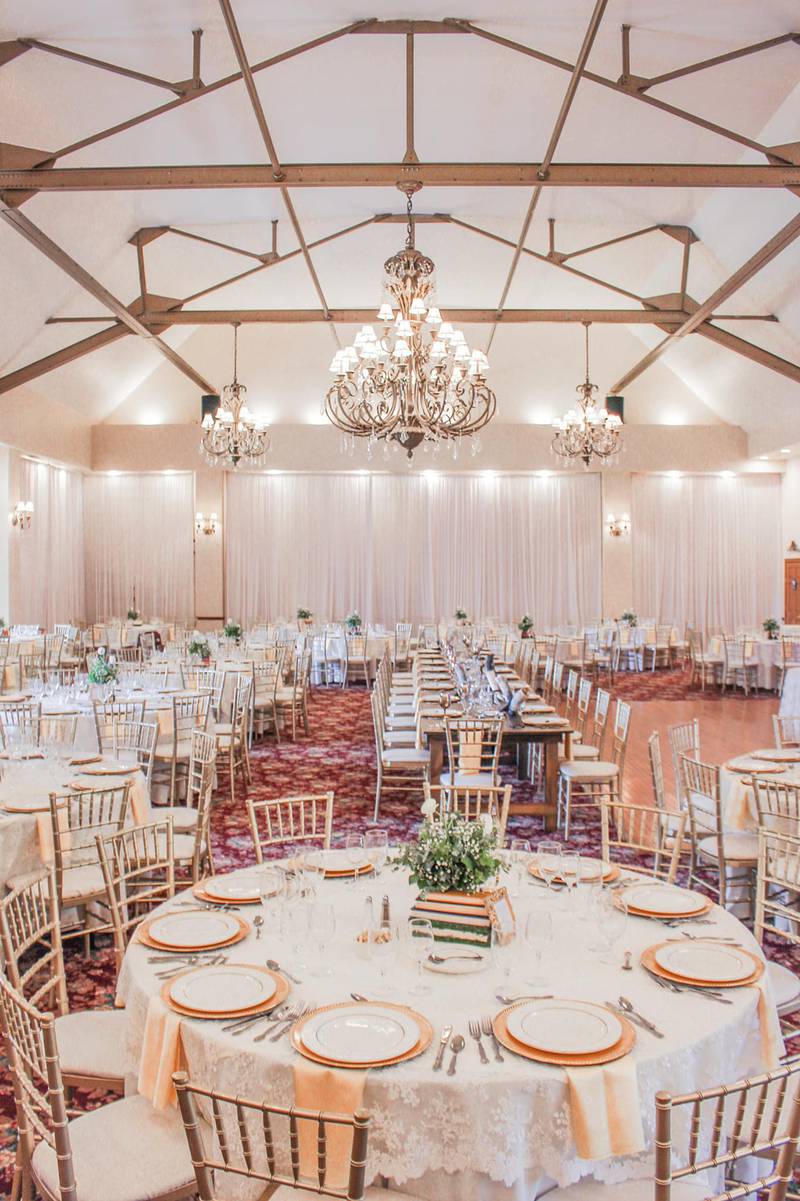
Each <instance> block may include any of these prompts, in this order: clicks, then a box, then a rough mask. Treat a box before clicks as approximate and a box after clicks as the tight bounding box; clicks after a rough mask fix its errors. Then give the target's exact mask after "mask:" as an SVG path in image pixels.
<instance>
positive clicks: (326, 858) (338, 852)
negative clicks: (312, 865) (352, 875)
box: [314, 847, 369, 872]
mask: <svg viewBox="0 0 800 1201" xmlns="http://www.w3.org/2000/svg"><path fill="white" fill-rule="evenodd" d="M314 859H315V860H316V861H317V862H318V863H320V864H321V865H322V867H323V868H324V869H325V871H326V872H354V871H355V870H356V868H358V870H359V871H361V870H362V869H363V868H365V867H368V866H369V859H367V857H366V855H365V854H364V852H363V851H362V852H361V858H360V860H359V861H358V863H357V864H355V863H351V862H350V859H349V857H348V854H347V851H346V850H344V849H342V848H341V847H338V848H335V849H333V850H330V851H317V853H316V855H315V856H314Z"/></svg>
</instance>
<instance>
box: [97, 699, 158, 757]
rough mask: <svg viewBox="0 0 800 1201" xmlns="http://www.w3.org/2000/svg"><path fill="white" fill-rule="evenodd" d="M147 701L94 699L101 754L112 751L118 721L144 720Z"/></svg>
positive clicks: (98, 747)
mask: <svg viewBox="0 0 800 1201" xmlns="http://www.w3.org/2000/svg"><path fill="white" fill-rule="evenodd" d="M145 704H146V702H145V701H143V700H142V701H93V702H92V709H93V710H94V730H95V735H96V737H97V749H98V751H99V752H100V754H101V755H105V754H106V753H107V752H108V751H110V749H111V747H112V745H113V741H114V726H115V725H116V724H117V722H120V721H124V722H138V723H139V724H142V723H143V722H144V710H145Z"/></svg>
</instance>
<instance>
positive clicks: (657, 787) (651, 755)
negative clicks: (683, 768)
mask: <svg viewBox="0 0 800 1201" xmlns="http://www.w3.org/2000/svg"><path fill="white" fill-rule="evenodd" d="M647 758H648V761H649V764H650V782H651V783H652V785H653V802H654V804H655V806H656V808H657V809H659V810H660V811H661V812H662V813H664V814H665V815H666V821H667V830H666V838H667V841H669V839H670V838H671V837H674V835H675V830H676V826H677V818H678V816H679V815H680V814H681V813H683V814H685V816H686V821H685V823H684V830H683V833H684V838H683V843H682V847H681V852H680V858H681V859H685V860H686V862H685V864H683V866H685V867H686V871H687V874H688V872H689V870H690V866H691V848H690V846H689V843H688V839H687V838H686V837H685V835H686V834H687V832H688V831H687V827H688V824H689V815H688V812H687V808H686V805H683V804H681V802H680V799H679V800H678V807H677V811H676V810H675V809H673V808H671V807H670V805H669V802H668V798H667V790H666V786H665V784H664V763H663V759H662V756H661V735H660V734H659V732H658V730H653V732H652V734H651V735H650V737H649V738H648V740H647ZM673 818H674V819H676V820H674V821H673ZM678 866H679V867H680V866H681V864H680V863H679V865H678Z"/></svg>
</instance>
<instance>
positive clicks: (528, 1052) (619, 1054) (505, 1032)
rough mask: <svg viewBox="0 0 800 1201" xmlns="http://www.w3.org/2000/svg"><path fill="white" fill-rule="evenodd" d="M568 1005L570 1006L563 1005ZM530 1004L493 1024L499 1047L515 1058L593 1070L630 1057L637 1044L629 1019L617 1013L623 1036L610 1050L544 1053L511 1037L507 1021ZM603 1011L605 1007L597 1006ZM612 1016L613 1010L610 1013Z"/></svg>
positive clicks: (499, 1016) (510, 1010)
mask: <svg viewBox="0 0 800 1201" xmlns="http://www.w3.org/2000/svg"><path fill="white" fill-rule="evenodd" d="M564 1003H565V1004H568V1003H569V1002H567V1001H566V999H565V1001H564ZM529 1004H530V1003H529V1002H526V1001H523V1002H521V1003H520V1004H519V1005H509V1006H508V1007H507V1008H506V1009H502V1010H501V1011H500V1013H498V1014H497V1016H496V1017H495V1018H494V1020H493V1022H492V1029H493V1030H494V1034H495V1037H496V1038H497V1041H498V1042H499V1043H502V1045H503V1046H504V1047H506V1048H507V1050H509V1051H513V1052H514V1054H515V1055H520V1056H521V1057H522V1058H523V1059H532V1060H534V1061H535V1062H537V1063H550V1064H553V1065H554V1066H556V1067H564V1068H571V1067H592V1066H595V1065H598V1064H603V1063H612V1062H613V1061H614V1060H615V1059H622V1058H623V1057H624V1056H625V1055H628V1054H629V1053H630V1051H631V1050H632V1049H633V1047H634V1046H635V1044H636V1031H635V1030H634V1028H633V1026H632V1025H631V1023H630V1022H629V1021H628V1020H627V1018H625V1017H623V1016H622V1014H618V1013H615V1014H614V1015H613V1016H614V1017H615V1019H616V1020H617V1021H618V1022H619V1025H620V1026H621V1027H622V1035H621V1037H620V1038H619V1040H618V1041H617V1042H616V1043H614V1044H613V1045H612V1046H610V1047H606V1048H605V1049H603V1050H602V1051H590V1052H584V1053H580V1054H572V1055H567V1054H564V1053H563V1052H553V1051H543V1050H539V1049H538V1048H536V1047H530V1046H528V1045H527V1044H526V1043H523V1042H520V1041H519V1040H518V1039H516V1038H514V1036H513V1035H512V1034H511V1033H510V1031H509V1029H508V1018H509V1015H510V1014H512V1013H513V1012H514V1011H515V1010H519V1009H520V1008H525V1007H526V1006H527V1005H529ZM597 1008H598V1009H602V1008H603V1007H602V1006H597ZM607 1012H608V1013H609V1014H610V1013H611V1011H610V1010H608V1011H607Z"/></svg>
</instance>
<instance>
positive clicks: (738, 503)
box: [631, 475, 783, 632]
mask: <svg viewBox="0 0 800 1201" xmlns="http://www.w3.org/2000/svg"><path fill="white" fill-rule="evenodd" d="M631 516H632V534H633V601H634V609H635V610H636V612H637V613H639V614H640V615H641V616H642V617H654V618H655V619H656V620H662V621H670V620H674V621H675V622H676V623H677V624H678V626H679V627H683V626H684V625H685V623H686V622H691V623H693V624H694V625H697V626H698V627H699V628H701V629H708V628H709V627H713V626H717V627H720V628H722V629H724V630H726V631H731V632H733V631H735V630H736V629H737V627H739V626H756V625H760V624H761V622H762V621H763V620H764V619H765V618H766V617H777V618H779V619H780V617H781V614H782V612H783V600H782V591H783V585H782V574H781V573H782V560H783V554H782V547H781V480H780V476H777V475H744V476H742V475H740V476H735V477H732V478H723V477H720V476H682V477H679V478H673V477H669V476H647V475H635V476H634V477H633V499H632V512H631Z"/></svg>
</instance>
